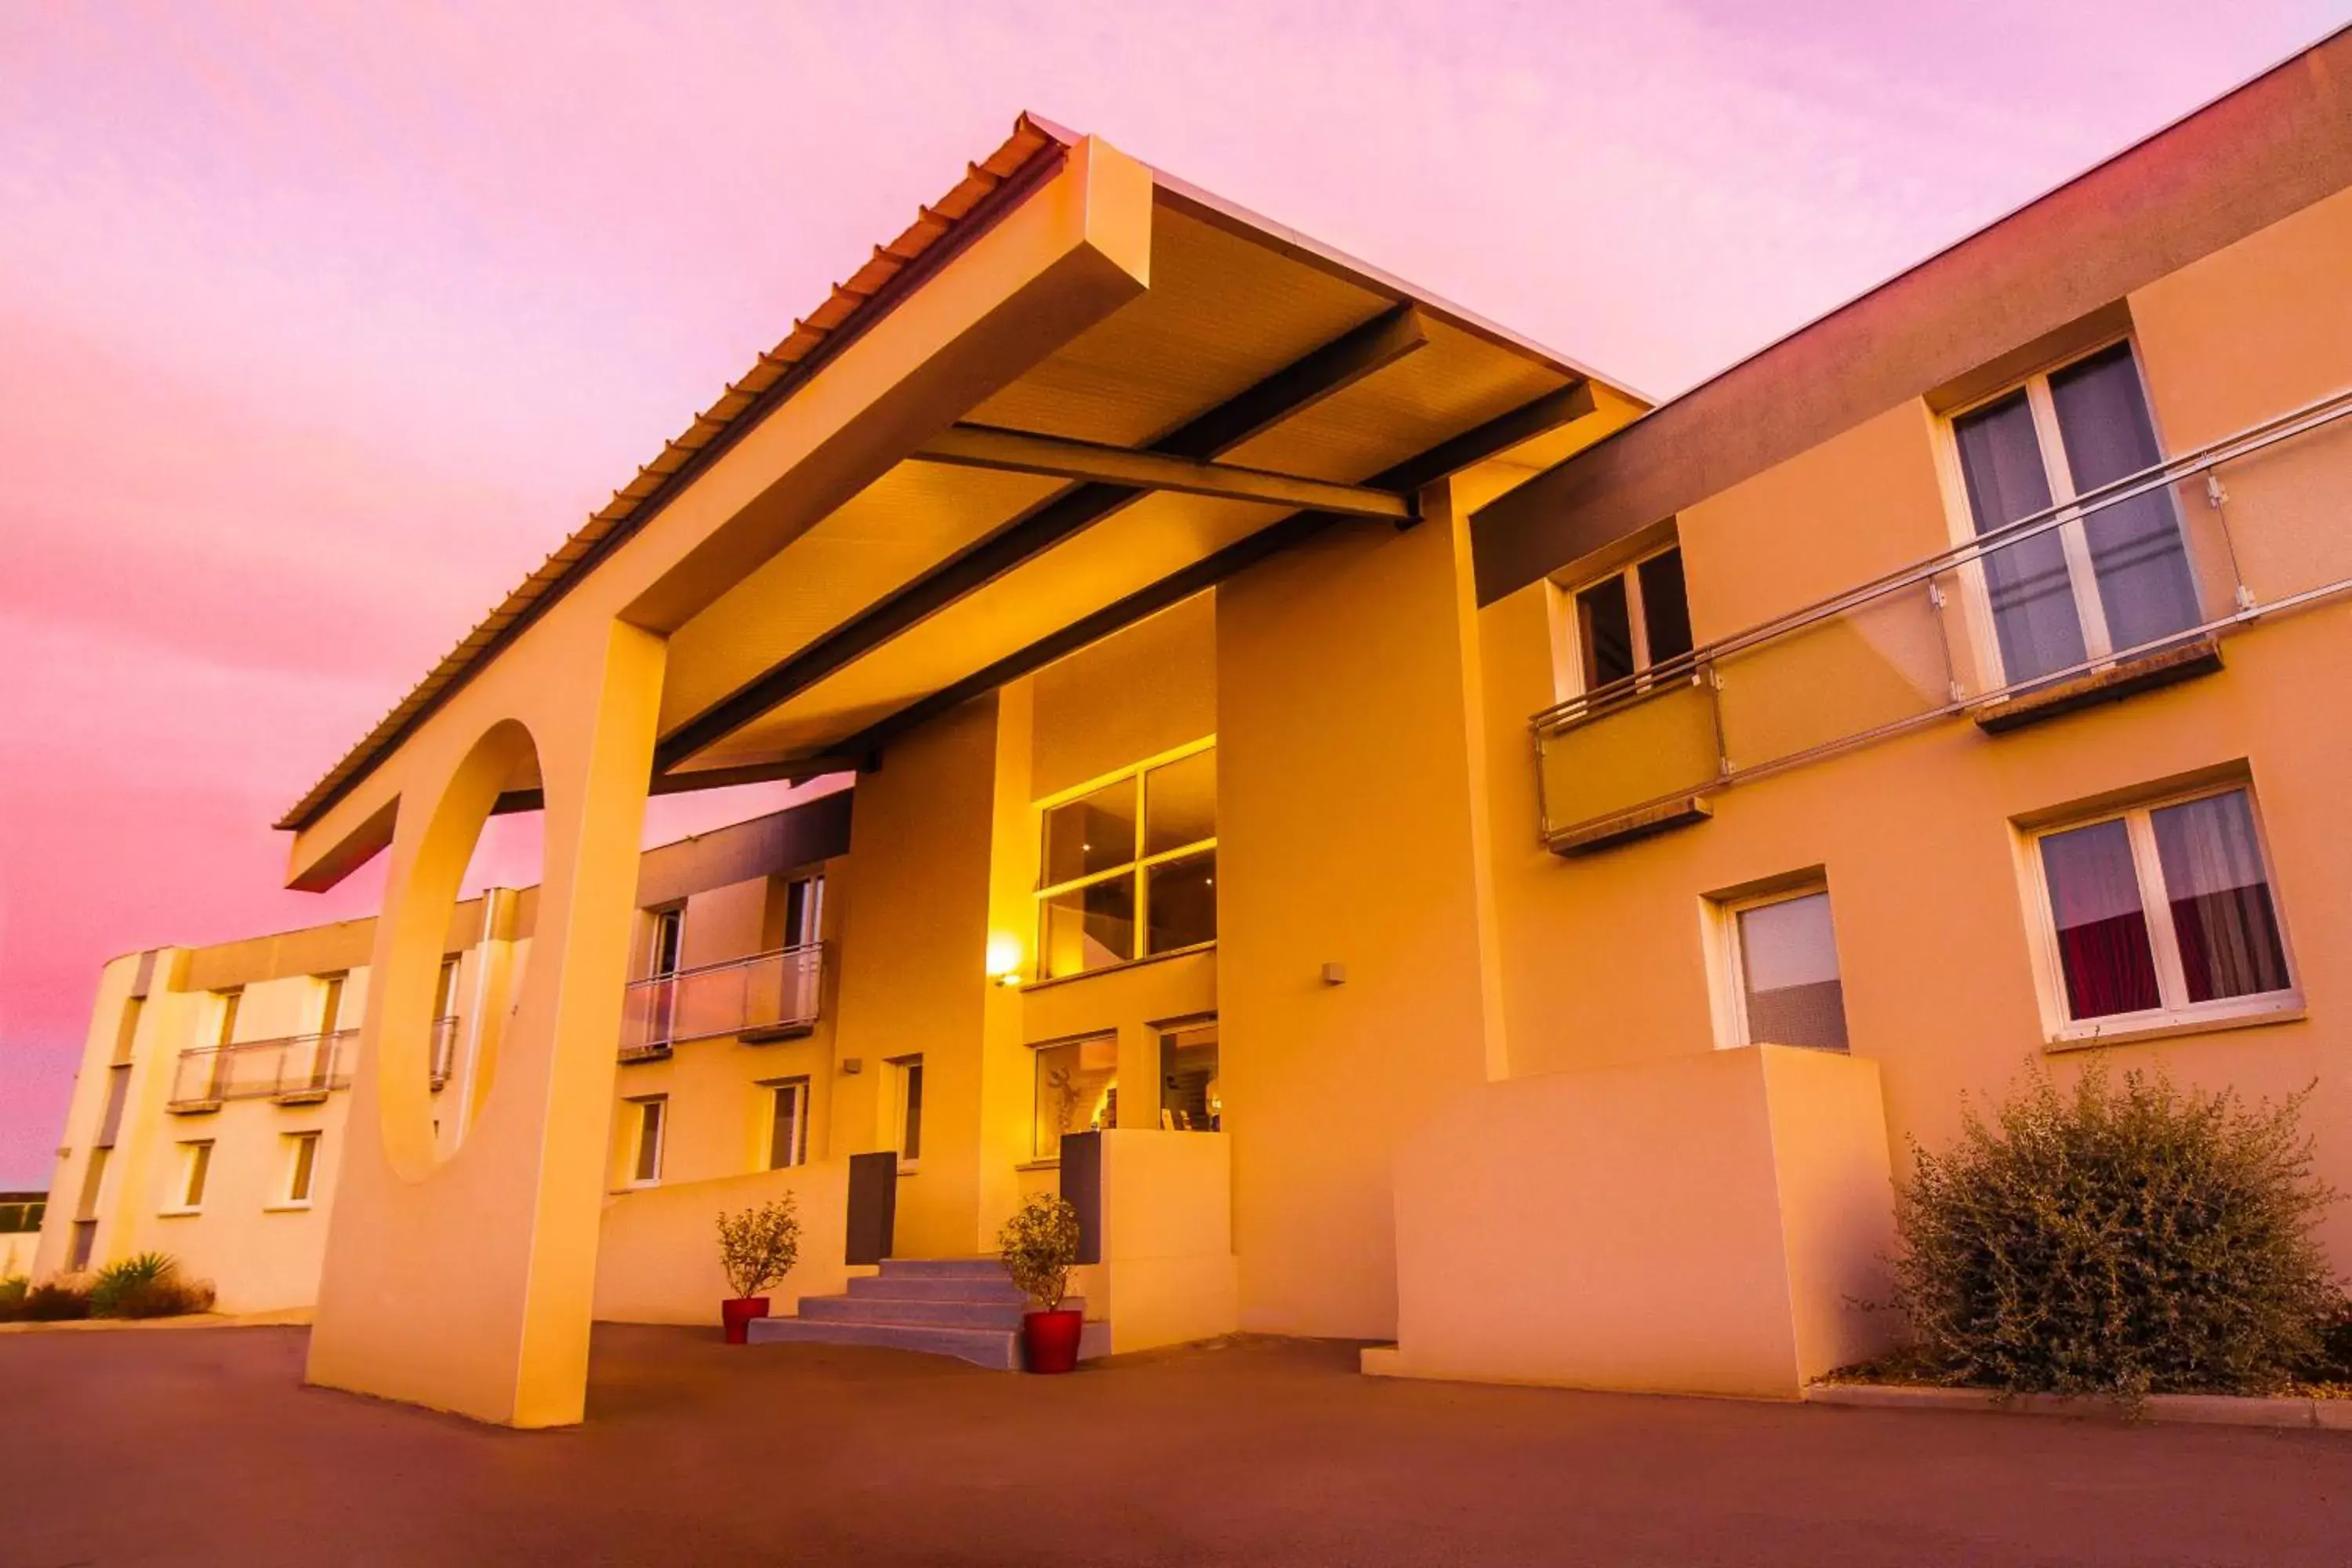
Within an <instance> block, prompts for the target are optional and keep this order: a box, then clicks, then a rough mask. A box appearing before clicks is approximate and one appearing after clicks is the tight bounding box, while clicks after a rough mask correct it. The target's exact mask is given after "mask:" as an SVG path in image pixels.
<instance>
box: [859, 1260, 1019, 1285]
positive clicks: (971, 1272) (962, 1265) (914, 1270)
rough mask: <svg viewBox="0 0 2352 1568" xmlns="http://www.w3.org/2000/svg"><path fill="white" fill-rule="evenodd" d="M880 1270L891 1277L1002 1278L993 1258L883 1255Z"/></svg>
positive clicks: (1001, 1267) (997, 1261)
mask: <svg viewBox="0 0 2352 1568" xmlns="http://www.w3.org/2000/svg"><path fill="white" fill-rule="evenodd" d="M882 1273H883V1275H884V1276H885V1277H886V1278H888V1279H1000V1280H1001V1279H1003V1278H1004V1265H1003V1262H1002V1261H1001V1260H1000V1259H997V1258H884V1259H883V1260H882Z"/></svg>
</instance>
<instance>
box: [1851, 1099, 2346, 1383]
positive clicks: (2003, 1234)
mask: <svg viewBox="0 0 2352 1568" xmlns="http://www.w3.org/2000/svg"><path fill="white" fill-rule="evenodd" d="M2308 1095H2309V1091H2308V1090H2305V1092H2304V1093H2302V1094H2298V1095H2294V1096H2292V1097H2290V1098H2289V1099H2288V1100H2285V1101H2284V1103H2282V1104H2279V1105H2275V1106H2273V1105H2271V1104H2269V1103H2267V1102H2265V1103H2263V1104H2261V1105H2258V1106H2255V1107H2252V1108H2248V1107H2247V1106H2245V1105H2243V1104H2242V1103H2241V1102H2240V1101H2239V1100H2238V1099H2237V1097H2236V1096H2235V1094H2234V1093H2232V1092H2231V1091H2229V1090H2226V1089H2225V1090H2222V1091H2221V1092H2220V1093H2218V1094H2210V1095H2208V1094H2200V1093H2196V1092H2184V1091H2182V1090H2180V1089H2176V1088H2174V1087H2173V1085H2172V1084H2171V1083H2170V1082H2169V1081H2168V1080H2167V1079H2164V1078H2162V1077H2161V1076H2158V1077H2156V1078H2148V1077H2147V1076H2144V1075H2142V1074H2139V1073H2137V1072H2135V1073H2130V1074H2127V1075H2126V1076H2125V1078H2124V1079H2123V1082H2122V1085H2121V1086H2120V1087H2117V1086H2116V1084H2115V1083H2114V1082H2113V1081H2112V1080H2111V1079H2109V1077H2108V1075H2107V1074H2106V1072H2105V1070H2103V1069H2102V1068H2096V1067H2095V1068H2091V1069H2089V1070H2087V1071H2085V1072H2084V1074H2083V1076H2082V1077H2081V1079H2079V1080H2078V1081H2077V1082H2076V1083H2075V1085H2074V1088H2073V1089H2072V1090H2071V1091H2062V1090H2061V1089H2058V1088H2057V1086H2055V1085H2054V1084H2053V1083H2052V1082H2051V1081H2050V1079H2048V1077H2047V1076H2046V1075H2043V1074H2041V1073H2039V1072H2037V1073H2036V1074H2035V1075H2034V1076H2033V1079H2032V1082H2031V1083H2030V1084H2029V1085H2028V1087H2027V1088H2026V1089H2025V1090H2024V1092H2022V1093H2021V1094H2019V1095H2018V1096H2016V1097H2015V1098H2013V1099H2011V1100H2009V1101H2008V1102H2007V1103H2006V1104H2004V1105H2002V1106H2000V1107H1999V1108H1998V1109H1997V1110H1995V1111H1994V1113H1993V1116H1992V1120H1991V1122H1990V1125H1988V1124H1987V1122H1986V1121H1984V1120H1983V1119H1982V1118H1980V1117H1979V1116H1978V1115H1976V1114H1975V1113H1974V1112H1973V1111H1971V1112H1970V1113H1969V1115H1968V1117H1967V1119H1966V1121H1965V1123H1964V1125H1963V1128H1962V1131H1961V1136H1960V1141H1959V1142H1958V1146H1957V1147H1955V1148H1954V1149H1952V1150H1950V1151H1949V1152H1945V1153H1942V1154H1930V1153H1928V1152H1926V1151H1924V1150H1919V1151H1916V1152H1915V1155H1916V1164H1915V1168H1914V1171H1913V1173H1912V1180H1911V1184H1910V1187H1909V1190H1908V1191H1907V1192H1906V1193H1905V1194H1903V1196H1902V1199H1901V1203H1900V1205H1899V1208H1898V1213H1897V1223H1898V1226H1899V1229H1900V1233H1901V1239H1902V1244H1903V1248H1902V1253H1901V1256H1899V1257H1898V1258H1896V1259H1895V1279H1896V1289H1895V1297H1896V1304H1897V1305H1898V1306H1899V1307H1900V1308H1901V1310H1902V1311H1903V1313H1904V1315H1905V1316H1906V1317H1907V1318H1908V1319H1909V1320H1910V1323H1911V1326H1912V1329H1913V1331H1914V1332H1915V1333H1916V1336H1917V1344H1916V1349H1915V1352H1914V1356H1915V1358H1916V1360H1915V1364H1916V1365H1917V1366H1918V1368H1919V1369H1920V1370H1921V1371H1922V1372H1923V1373H1925V1374H1926V1375H1927V1376H1928V1377H1930V1378H1931V1379H1932V1380H1934V1381H1936V1382H1939V1383H1946V1384H1974V1385H1979V1386H1990V1387H1994V1388H2000V1389H2003V1390H2006V1391H2009V1392H2011V1393H2020V1394H2022V1393H2053V1394H2110V1395H2114V1396H2116V1397H2119V1398H2122V1399H2124V1400H2125V1401H2126V1402H2129V1403H2136V1402H2137V1401H2138V1400H2139V1399H2140V1398H2142V1397H2144V1396H2145V1395H2147V1394H2151V1393H2166V1392H2179V1391H2199V1392H2205V1393H2230V1394H2259V1393H2266V1392H2270V1391H2273V1390H2275V1389H2278V1388H2280V1387H2281V1386H2283V1385H2284V1384H2286V1383H2287V1382H2288V1381H2289V1380H2290V1379H2291V1378H2292V1377H2293V1376H2294V1375H2295V1373H2297V1372H2298V1371H2299V1370H2301V1369H2304V1368H2306V1367H2309V1366H2311V1365H2313V1364H2315V1363H2319V1362H2321V1361H2323V1360H2324V1359H2325V1357H2326V1352H2327V1348H2328V1347H2327V1343H2326V1342H2327V1338H2328V1334H2329V1330H2330V1327H2331V1325H2332V1324H2333V1323H2335V1322H2336V1320H2337V1318H2338V1315H2339V1313H2340V1310H2341V1309H2342V1306H2343V1294H2342V1291H2341V1289H2339V1288H2338V1286H2337V1284H2336V1280H2335V1279H2334V1277H2333V1276H2332V1274H2331V1273H2330V1271H2329V1269H2328V1267H2327V1262H2326V1257H2325V1256H2324V1255H2323V1253H2322V1252H2321V1250H2320V1248H2319V1245H2318V1242H2317V1240H2316V1239H2315V1236H2314V1234H2313V1232H2314V1228H2315V1226H2316V1225H2317V1223H2318V1220H2319V1216H2320V1215H2321V1213H2322V1211H2323V1210H2324V1209H2325V1208H2326V1205H2328V1204H2330V1203H2331V1202H2333V1201H2334V1200H2335V1197H2336V1194H2334V1193H2333V1192H2332V1191H2330V1190H2329V1189H2328V1188H2327V1187H2326V1185H2324V1184H2322V1183H2320V1182H2319V1181H2318V1179H2317V1178H2316V1177H2315V1175H2314V1174H2313V1172H2312V1146H2311V1142H2310V1140H2309V1139H2308V1138H2306V1137H2305V1136H2304V1134H2303V1133H2302V1131H2301V1130H2300V1126H2299V1117H2300V1114H2301V1111H2302V1109H2303V1105H2304V1102H2305V1100H2306V1099H2307V1098H2308Z"/></svg>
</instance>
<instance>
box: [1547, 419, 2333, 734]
mask: <svg viewBox="0 0 2352 1568" xmlns="http://www.w3.org/2000/svg"><path fill="white" fill-rule="evenodd" d="M2347 417H2352V389H2347V390H2346V391H2343V392H2338V393H2334V394H2331V395H2328V396H2326V397H2323V398H2320V399H2318V400H2317V401H2315V402H2313V403H2307V404H2305V405H2303V406H2302V407H2300V408H2297V409H2295V410H2294V411H2293V412H2291V413H2287V414H2282V415H2280V416H2276V417H2275V418H2272V419H2266V420H2264V421H2263V422H2262V423H2260V424H2257V425H2252V426H2247V427H2246V428H2245V429H2243V430H2240V431H2237V432H2235V433H2234V434H2231V435H2229V436H2225V437H2222V438H2221V439H2220V440H2218V441H2212V442H2209V443H2207V444H2206V445H2205V446H2203V447H2198V448H2197V449H2196V450H2194V451H2191V452H2186V453H2183V454H2182V455H2181V456H2179V457H2178V458H2169V459H2168V460H2166V461H2165V462H2162V463H2158V464H2155V465H2152V466H2151V467H2148V468H2142V469H2141V470H2139V471H2138V472H2137V473H2134V474H2126V475H2125V476H2124V477H2123V478H2121V479H2115V480H2112V481H2110V482H2109V483H2107V484H2105V485H2102V486H2100V487H2098V488H2097V489H2092V490H2087V491H2085V492H2084V493H2083V494H2082V495H2080V496H2077V497H2076V498H2074V500H2067V501H2060V502H2057V503H2055V504H2053V505H2051V506H2048V507H2045V508H2043V509H2042V510H2040V511H2037V512H2033V513H2031V514H2029V515H2027V516H2025V517H2021V518H2020V519H2018V520H2017V521H2015V522H2012V523H2009V524H2006V525H2004V526H2003V527H2001V528H1999V529H1996V530H1995V531H1992V532H1990V533H1985V534H1979V535H1978V536H1977V537H1976V538H1974V539H1972V540H1969V542H1967V543H1965V544H1956V545H1954V546H1953V547H1952V548H1951V549H1949V550H1947V551H1944V552H1941V553H1939V554H1936V555H1930V556H1927V557H1925V558H1924V559H1922V560H1918V561H1915V562H1913V563H1910V564H1909V565H1906V566H1900V567H1897V568H1896V569H1895V570H1894V571H1892V572H1889V573H1886V574H1883V575H1881V576H1878V577H1874V578H1872V579H1870V580H1869V581H1867V582H1865V583H1862V584H1857V585H1855V586H1853V587H1852V588H1844V589H1841V590H1840V591H1838V592H1837V593H1835V594H1832V595H1828V596H1827V597H1825V598H1822V599H1816V600H1814V601H1813V602H1811V604H1808V605H1800V606H1799V607H1798V608H1796V609H1793V610H1790V611H1787V612H1785V613H1784V614H1781V615H1779V616H1774V617H1772V618H1771V619H1770V620H1767V621H1759V622H1758V623H1757V624H1756V625H1754V626H1749V627H1748V628H1746V629H1745V630H1742V631H1738V632H1734V633H1732V634H1731V635H1730V636H1728V637H1718V638H1717V639H1716V640H1715V641H1714V642H1711V643H1706V644H1703V645H1701V646H1700V647H1695V648H1693V649H1691V650H1690V651H1689V652H1687V653H1682V654H1677V655H1675V657H1674V658H1669V659H1662V660H1660V661H1659V662H1658V663H1656V664H1654V665H1652V666H1651V667H1649V668H1646V669H1643V670H1639V671H1636V672H1635V673H1634V674H1633V675H1631V676H1627V677H1625V678H1623V679H1619V680H1614V681H1612V682H1610V683H1609V684H1608V685H1607V686H1604V687H1601V688H1600V689H1597V690H1594V691H1590V692H1586V693H1584V694H1582V695H1580V696H1577V697H1571V698H1570V699H1568V700H1566V701H1563V702H1558V703H1555V704H1553V705H1552V706H1551V707H1549V708H1547V709H1544V710H1542V711H1541V712H1539V713H1537V714H1536V715H1535V716H1534V717H1533V718H1531V719H1530V720H1528V728H1530V729H1531V730H1534V731H1538V733H1542V732H1547V731H1559V730H1563V729H1567V728H1570V727H1571V726H1572V725H1574V724H1575V723H1576V722H1577V721H1580V720H1581V719H1585V718H1588V717H1590V718H1599V717H1601V716H1602V715H1603V714H1605V713H1608V712H1611V711H1613V710H1617V709H1620V708H1626V707H1631V706H1633V705H1634V704H1635V703H1637V702H1638V701H1640V700H1643V699H1644V698H1647V697H1648V696H1650V695H1651V694H1652V692H1653V691H1654V690H1656V689H1659V688H1667V689H1671V688H1674V687H1675V686H1679V685H1681V684H1683V683H1684V682H1685V681H1686V680H1688V679H1692V678H1695V677H1696V676H1698V675H1699V674H1700V673H1702V671H1703V670H1704V669H1705V668H1706V667H1707V666H1709V665H1712V664H1714V663H1716V662H1717V661H1719V660H1721V659H1725V658H1729V657H1731V656H1732V655H1734V654H1737V653H1742V652H1745V651H1746V650H1748V648H1751V647H1758V646H1759V645H1761V644H1764V643H1768V642H1772V641H1775V640H1777V639H1779V638H1780V637H1786V636H1787V635H1789V634H1790V633H1791V632H1798V631H1802V630H1804V629H1805V628H1806V627H1808V626H1816V625H1819V624H1820V623H1821V622H1822V621H1825V620H1829V619H1831V618H1832V617H1834V616H1840V615H1843V614H1844V613H1845V612H1846V611H1848V610H1852V609H1857V608H1859V607H1861V606H1862V605H1867V604H1869V603H1870V602H1872V601H1873V600H1874V599H1879V598H1883V597H1885V595H1889V594H1892V593H1895V592H1896V591H1898V590H1900V589H1903V588H1908V587H1915V586H1916V585H1918V584H1922V583H1928V582H1932V581H1933V580H1934V579H1935V578H1937V577H1940V576H1943V575H1944V574H1947V573H1949V572H1953V571H1956V570H1958V568H1960V567H1962V566H1966V565H1969V564H1970V563H1974V562H1978V561H1981V560H1983V559H1984V558H1985V557H1986V556H1988V555H1992V554H1995V553H1998V552H2000V551H2002V550H2006V549H2008V548H2009V547H2010V546H2011V545H2014V544H2017V543H2020V542H2022V541H2024V540H2027V539H2031V538H2033V537H2035V536H2037V535H2039V534H2042V533H2047V532H2049V531H2051V530H2053V529H2056V528H2063V527H2064V526H2065V525H2066V524H2068V523H2070V522H2074V521H2078V520H2080V519H2082V518H2084V517H2088V516H2090V515H2092V514H2094V513H2096V512H2100V511H2104V510H2107V509H2108V508H2109V507H2114V506H2120V505H2122V504H2123V503H2124V502H2126V501H2128V500H2137V499H2138V498H2139V497H2141V496H2144V495H2150V494H2153V493H2155V492H2157V491H2159V490H2165V489H2171V488H2172V487H2173V486H2175V485H2177V484H2179V483H2181V482H2182V481H2183V480H2186V479H2196V478H2198V477H2200V475H2203V474H2207V473H2210V471H2211V470H2212V469H2214V468H2219V467H2220V466H2221V465H2222V464H2223V463H2227V462H2231V461H2234V460H2235V459H2237V458H2243V457H2249V456H2251V455H2252V454H2253V453H2255V452H2259V451H2262V450H2263V449H2264V448H2266V447H2273V446H2276V445H2278V444H2279V443H2280V442H2282V441H2286V440H2291V439H2293V438H2294V437H2297V436H2302V435H2305V434H2308V433H2309V432H2311V431H2313V430H2316V429H2320V428H2322V427H2324V426H2328V425H2331V424H2334V423H2335V422H2336V421H2337V420H2339V419H2344V418H2347ZM2242 618H2244V617H2243V616H2242V615H2240V616H2223V617H2221V618H2219V619H2218V620H2216V621H2215V622H2213V623H2212V624H2213V625H2214V626H2223V625H2229V624H2231V623H2233V622H2236V621H2239V620H2241V619H2242ZM2200 629H2202V628H2200ZM2184 635H2186V634H2184ZM2092 662H2093V663H2094V664H2096V663H2104V662H2106V661H2105V660H2094V661H2092ZM2050 679H2053V676H2051V675H2046V674H2045V675H2038V676H2036V677H2034V679H2033V680H2032V682H2031V683H2030V684H2034V685H2039V684H2042V683H2043V682H2046V681H2048V680H2050ZM1991 695H1993V694H1992V693H1990V692H1985V693H1979V695H1978V697H1977V698H1976V699H1973V700H1985V699H1986V698H1988V697H1990V696H1991Z"/></svg>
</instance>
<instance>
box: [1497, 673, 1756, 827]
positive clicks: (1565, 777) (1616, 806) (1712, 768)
mask: <svg viewBox="0 0 2352 1568" xmlns="http://www.w3.org/2000/svg"><path fill="white" fill-rule="evenodd" d="M1540 763H1541V766H1542V769H1543V788H1544V807H1545V816H1546V818H1547V821H1546V827H1547V828H1548V829H1549V830H1553V831H1557V830H1558V829H1560V828H1563V827H1568V826H1574V825H1576V824H1578V823H1584V822H1596V821H1600V820H1601V819H1603V818H1605V817H1611V816H1617V815H1619V814H1620V813H1622V812H1627V811H1631V810H1633V809H1634V808H1635V807H1637V806H1642V805H1649V804H1651V803H1652V802H1654V801H1658V800H1663V799H1666V798H1668V797H1671V796H1674V795H1689V794H1693V793H1696V791H1698V790H1701V789H1705V788H1706V787H1707V786H1709V785H1711V784H1715V783H1716V781H1717V776H1718V774H1717V754H1716V740H1715V691H1714V689H1713V687H1711V686H1709V685H1707V684H1706V682H1705V681H1704V680H1703V679H1702V680H1698V681H1694V680H1692V679H1689V678H1687V677H1685V679H1682V680H1679V681H1676V682H1674V683H1673V684H1670V685H1664V686H1660V687H1657V688H1654V689H1652V690H1650V691H1648V692H1646V693H1643V695H1641V696H1640V697H1638V698H1637V699H1635V700H1633V701H1631V702H1628V703H1625V704H1623V705H1622V706H1618V707H1613V708H1609V709H1606V710H1602V711H1601V713H1599V714H1597V715H1595V716H1593V717H1591V718H1582V719H1577V720H1573V721H1570V722H1569V723H1567V724H1565V725H1563V726H1561V727H1559V728H1557V729H1548V730H1546V731H1543V732H1542V735H1541V742H1540Z"/></svg>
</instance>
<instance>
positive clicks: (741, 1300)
mask: <svg viewBox="0 0 2352 1568" xmlns="http://www.w3.org/2000/svg"><path fill="white" fill-rule="evenodd" d="M767 1315H768V1299H767V1298H766V1297H765V1296H738V1297H736V1298H735V1299H734V1300H731V1301H721V1302H719V1321H720V1322H721V1323H724V1324H725V1325H726V1326H727V1342H728V1343H729V1344H730V1345H740V1344H744V1343H746V1342H748V1341H747V1339H746V1336H745V1333H744V1331H745V1330H746V1329H748V1328H750V1327H751V1320H752V1319H754V1318H764V1317H766V1316H767Z"/></svg>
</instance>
